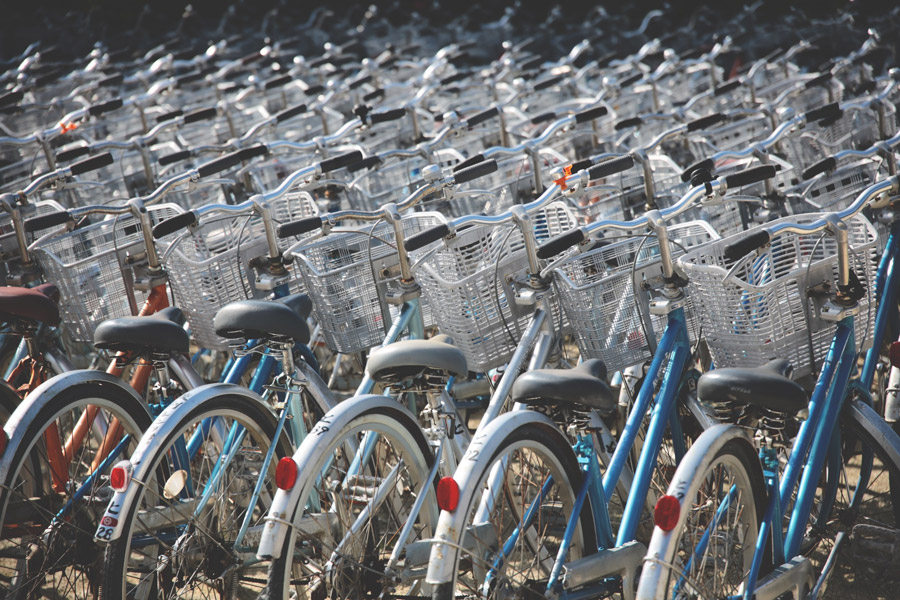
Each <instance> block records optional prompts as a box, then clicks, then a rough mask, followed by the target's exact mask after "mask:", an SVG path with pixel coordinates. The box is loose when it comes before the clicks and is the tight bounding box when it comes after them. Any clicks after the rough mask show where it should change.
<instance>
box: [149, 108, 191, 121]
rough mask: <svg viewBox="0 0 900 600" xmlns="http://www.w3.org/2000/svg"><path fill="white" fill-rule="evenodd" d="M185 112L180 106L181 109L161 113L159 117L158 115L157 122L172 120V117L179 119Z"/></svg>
mask: <svg viewBox="0 0 900 600" xmlns="http://www.w3.org/2000/svg"><path fill="white" fill-rule="evenodd" d="M183 114H184V111H183V110H181V109H180V108H179V109H176V110H173V111H169V112H167V113H163V114H161V115H159V116H158V117H156V122H157V123H163V122H165V121H171V120H172V119H177V118H178V117H180V116H182V115H183Z"/></svg>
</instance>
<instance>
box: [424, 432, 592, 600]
mask: <svg viewBox="0 0 900 600" xmlns="http://www.w3.org/2000/svg"><path fill="white" fill-rule="evenodd" d="M457 474H459V471H457ZM582 481H583V477H582V474H581V470H580V469H579V467H578V460H577V458H576V457H575V453H574V452H573V451H572V448H571V447H570V446H569V445H568V444H567V443H566V441H565V438H564V437H563V436H562V435H561V434H559V432H557V431H556V430H552V431H550V430H548V429H547V428H546V427H543V426H541V425H539V424H534V423H527V424H524V425H522V426H519V427H517V428H516V429H514V430H513V431H511V432H510V433H509V434H508V435H507V436H506V437H505V438H504V439H503V441H502V442H500V443H499V445H498V447H497V451H496V452H495V453H494V454H493V456H492V457H491V459H490V461H489V462H484V463H482V464H481V466H480V468H479V469H478V470H477V471H475V470H473V471H470V472H469V474H468V476H464V477H463V478H462V479H461V480H460V481H458V482H457V483H458V484H459V486H460V489H466V490H474V494H473V495H472V496H471V499H472V500H471V502H469V503H468V505H462V504H460V506H459V507H457V508H456V510H455V511H454V512H457V513H459V511H464V512H462V513H460V514H464V515H466V516H465V525H464V527H462V529H460V530H459V532H458V539H455V540H452V542H454V543H455V547H453V546H451V545H450V544H447V545H445V546H444V548H443V550H442V552H443V556H442V560H443V561H450V563H452V564H453V566H454V568H453V571H452V573H453V575H452V580H451V581H447V582H443V583H440V584H438V585H436V586H435V590H434V595H433V598H434V599H435V600H449V599H451V598H454V597H457V596H458V595H463V596H467V597H468V596H476V597H479V598H480V597H490V598H503V597H508V596H513V597H528V596H529V595H532V594H533V595H535V597H543V596H544V593H545V591H546V589H547V584H548V581H549V577H550V573H551V568H552V566H553V563H554V561H555V559H556V558H557V554H558V552H559V549H560V546H561V545H562V543H563V534H564V531H565V529H566V525H567V523H568V521H569V518H570V516H571V515H572V514H573V512H574V506H575V500H576V495H577V494H578V491H579V489H580V488H581V486H582ZM467 494H468V492H467ZM525 515H528V516H529V522H528V523H524V522H523V518H524V517H525ZM576 518H577V519H578V522H577V523H576V527H575V529H574V536H573V539H572V542H571V545H570V546H569V548H568V551H567V554H566V557H565V560H566V561H567V562H568V561H572V560H575V559H578V558H581V557H583V556H585V555H587V554H590V553H591V552H594V551H596V539H595V530H594V523H593V518H592V516H591V509H590V501H589V499H587V498H586V499H585V503H584V505H583V507H582V510H581V512H580V514H579V515H578V516H577V517H576ZM435 558H436V556H435V551H432V561H434V560H435Z"/></svg>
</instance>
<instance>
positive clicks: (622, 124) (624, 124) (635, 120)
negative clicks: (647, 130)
mask: <svg viewBox="0 0 900 600" xmlns="http://www.w3.org/2000/svg"><path fill="white" fill-rule="evenodd" d="M643 122H644V120H643V119H641V118H640V117H631V118H630V119H622V120H621V121H619V122H618V123H616V131H621V130H622V129H626V128H628V127H637V126H638V125H640V124H641V123H643Z"/></svg>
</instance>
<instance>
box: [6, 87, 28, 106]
mask: <svg viewBox="0 0 900 600" xmlns="http://www.w3.org/2000/svg"><path fill="white" fill-rule="evenodd" d="M24 97H25V92H24V91H22V90H15V91H12V92H8V93H6V94H3V95H2V96H0V106H8V105H10V104H15V103H16V102H18V101H20V100H21V99H22V98H24Z"/></svg>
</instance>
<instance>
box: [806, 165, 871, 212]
mask: <svg viewBox="0 0 900 600" xmlns="http://www.w3.org/2000/svg"><path fill="white" fill-rule="evenodd" d="M880 165H881V160H880V159H875V160H872V159H864V160H858V161H855V162H853V163H851V164H848V165H844V166H842V167H840V168H838V169H835V170H834V171H832V172H830V173H823V174H822V175H821V176H819V177H816V178H815V179H813V180H812V181H808V182H804V183H802V184H800V186H798V189H797V191H798V192H800V194H801V196H802V198H803V199H804V200H805V201H806V202H807V203H808V204H809V206H810V207H812V208H811V210H815V211H816V212H819V211H825V210H828V211H837V210H843V209H845V208H847V206H849V205H850V204H851V203H852V202H853V200H855V199H856V196H857V194H859V192H861V191H863V190H864V189H865V188H867V187H868V186H870V185H872V184H873V183H874V182H875V178H876V176H877V174H878V167H879V166H880Z"/></svg>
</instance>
